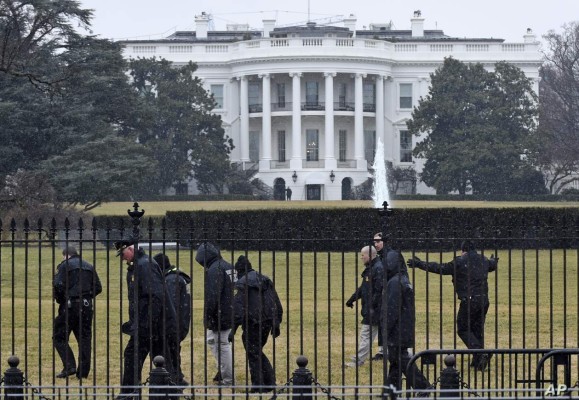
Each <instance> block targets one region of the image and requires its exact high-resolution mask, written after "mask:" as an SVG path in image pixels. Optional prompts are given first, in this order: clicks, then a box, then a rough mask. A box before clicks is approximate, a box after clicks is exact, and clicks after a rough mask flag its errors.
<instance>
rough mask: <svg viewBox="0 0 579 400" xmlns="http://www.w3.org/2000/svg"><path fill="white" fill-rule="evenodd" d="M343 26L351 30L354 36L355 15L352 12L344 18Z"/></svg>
mask: <svg viewBox="0 0 579 400" xmlns="http://www.w3.org/2000/svg"><path fill="white" fill-rule="evenodd" d="M344 27H346V28H348V30H350V31H351V32H352V37H356V16H355V15H354V14H350V16H349V17H346V18H344Z"/></svg>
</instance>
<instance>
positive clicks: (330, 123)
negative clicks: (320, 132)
mask: <svg viewBox="0 0 579 400" xmlns="http://www.w3.org/2000/svg"><path fill="white" fill-rule="evenodd" d="M324 76H325V77H326V88H325V89H326V132H325V135H324V137H325V139H326V140H325V143H326V151H325V153H326V165H325V168H326V169H334V168H336V167H337V164H336V155H335V149H334V136H335V133H334V77H335V76H336V73H335V72H326V73H325V74H324Z"/></svg>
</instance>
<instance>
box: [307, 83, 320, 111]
mask: <svg viewBox="0 0 579 400" xmlns="http://www.w3.org/2000/svg"><path fill="white" fill-rule="evenodd" d="M317 106H318V82H306V107H317Z"/></svg>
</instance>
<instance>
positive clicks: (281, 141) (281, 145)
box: [277, 131, 285, 161]
mask: <svg viewBox="0 0 579 400" xmlns="http://www.w3.org/2000/svg"><path fill="white" fill-rule="evenodd" d="M277 159H278V161H285V131H277Z"/></svg>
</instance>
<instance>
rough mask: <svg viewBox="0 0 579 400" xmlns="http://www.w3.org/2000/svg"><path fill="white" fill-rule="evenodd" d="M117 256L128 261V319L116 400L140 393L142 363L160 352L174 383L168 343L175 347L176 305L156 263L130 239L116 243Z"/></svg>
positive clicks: (176, 344) (123, 328)
mask: <svg viewBox="0 0 579 400" xmlns="http://www.w3.org/2000/svg"><path fill="white" fill-rule="evenodd" d="M115 248H116V249H117V256H121V257H122V259H123V260H124V261H126V262H127V287H128V296H129V321H128V322H125V323H123V326H122V331H123V333H125V334H127V335H129V336H130V339H129V341H128V343H127V346H126V347H125V351H124V367H125V368H124V372H123V376H122V387H121V395H120V396H119V397H118V398H119V399H124V398H129V397H133V396H134V395H139V392H140V391H139V390H138V389H137V388H136V386H138V385H139V384H140V382H141V373H142V369H143V364H144V362H145V359H146V358H147V356H150V358H151V359H153V358H154V357H156V356H158V355H161V356H163V357H164V358H165V368H166V369H167V371H168V372H169V374H170V375H171V378H172V379H173V382H175V378H176V377H175V373H174V367H173V365H174V364H173V360H172V359H171V351H170V349H171V346H178V339H177V332H176V331H177V329H176V316H175V308H174V306H173V302H172V300H171V296H169V295H168V293H167V291H166V288H165V285H164V278H163V273H162V272H161V268H160V267H159V265H158V264H157V263H156V262H155V261H153V260H150V259H149V256H148V255H147V254H145V252H144V251H143V249H141V248H138V249H135V245H134V243H133V242H132V241H130V240H122V241H119V242H115Z"/></svg>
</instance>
